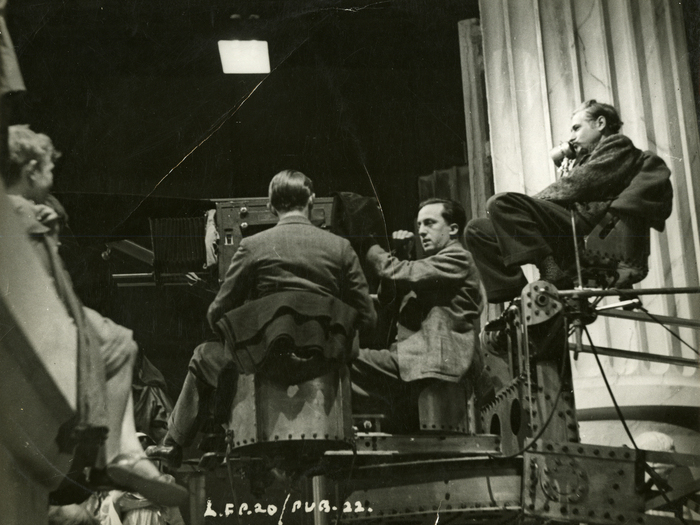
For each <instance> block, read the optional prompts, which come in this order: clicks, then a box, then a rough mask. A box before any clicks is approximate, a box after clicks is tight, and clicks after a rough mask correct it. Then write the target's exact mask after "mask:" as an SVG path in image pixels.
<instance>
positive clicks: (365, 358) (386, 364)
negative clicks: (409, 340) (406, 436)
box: [350, 345, 419, 433]
mask: <svg viewBox="0 0 700 525" xmlns="http://www.w3.org/2000/svg"><path fill="white" fill-rule="evenodd" d="M350 379H351V380H352V412H353V414H384V415H385V416H386V420H385V422H384V423H382V425H383V426H382V431H385V432H391V433H407V432H415V431H417V430H418V428H419V423H418V408H417V407H418V390H417V388H416V387H417V386H418V385H416V384H412V383H407V382H406V381H403V380H402V379H401V377H400V375H399V362H398V356H397V354H396V348H395V345H392V348H391V349H390V350H371V349H366V348H362V349H360V355H359V356H358V358H357V359H355V360H354V361H353V362H352V366H351V368H350ZM413 383H419V381H414V382H413Z"/></svg>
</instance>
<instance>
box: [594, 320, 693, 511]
mask: <svg viewBox="0 0 700 525" xmlns="http://www.w3.org/2000/svg"><path fill="white" fill-rule="evenodd" d="M583 330H584V331H585V332H586V337H587V338H588V342H589V343H590V345H591V351H592V352H593V355H594V356H595V360H596V362H597V363H598V368H599V369H600V374H601V375H602V377H603V381H604V382H605V387H606V388H607V389H608V394H610V399H611V400H612V402H613V405H614V406H615V411H616V412H617V417H618V418H619V419H620V422H621V423H622V426H623V427H624V429H625V432H626V433H627V437H629V439H630V441H631V442H632V445H633V446H634V449H635V451H636V452H640V448H639V447H638V446H637V443H636V442H635V441H634V438H633V437H632V433H631V432H630V429H629V427H628V426H627V421H626V420H625V416H624V415H623V414H622V410H621V409H620V405H618V404H617V399H615V394H613V391H612V388H611V387H610V383H609V382H608V378H607V376H606V375H605V371H604V370H603V364H602V363H601V362H600V358H599V357H598V350H597V349H596V347H595V345H594V344H593V339H592V338H591V334H590V333H589V332H588V328H586V327H584V329H583ZM644 469H645V470H646V471H647V473H648V474H649V475H650V476H651V478H652V479H654V480H655V483H656V486H657V487H658V488H659V491H660V492H661V496H662V497H663V498H664V499H665V500H666V502H667V503H669V504H671V503H672V502H671V500H670V499H669V498H668V496H667V495H666V492H667V491H666V490H665V489H664V488H663V487H661V486H660V484H659V483H658V482H657V478H658V474H657V473H656V471H654V469H652V468H651V466H650V465H649V464H648V463H646V461H645V462H644ZM678 519H679V520H680V522H681V523H683V524H684V525H687V522H686V521H685V519H683V517H682V516H678Z"/></svg>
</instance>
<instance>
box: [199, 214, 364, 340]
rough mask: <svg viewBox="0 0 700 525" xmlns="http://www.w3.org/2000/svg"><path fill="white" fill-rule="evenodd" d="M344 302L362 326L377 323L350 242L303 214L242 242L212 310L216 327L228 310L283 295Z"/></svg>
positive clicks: (213, 325) (281, 221) (209, 318)
mask: <svg viewBox="0 0 700 525" xmlns="http://www.w3.org/2000/svg"><path fill="white" fill-rule="evenodd" d="M289 291H301V292H311V293H316V294H319V295H323V296H331V297H335V298H337V299H340V300H341V301H342V302H344V303H345V304H347V305H348V306H350V307H352V308H354V309H355V310H357V313H358V316H357V328H360V327H364V326H371V325H373V324H374V322H375V321H376V313H375V311H374V306H373V305H372V301H371V299H370V297H369V293H368V287H367V281H366V279H365V276H364V274H363V273H362V269H361V268H360V263H359V261H358V259H357V255H356V254H355V251H354V250H353V249H352V247H351V246H350V243H349V242H348V241H347V240H346V239H343V238H341V237H338V236H337V235H334V234H332V233H329V232H327V231H324V230H322V229H320V228H317V227H316V226H314V225H312V224H311V222H309V220H308V219H306V218H304V217H300V216H291V217H285V218H283V219H282V220H280V221H279V223H277V224H276V225H275V226H274V227H272V228H270V229H269V230H265V231H263V232H260V233H258V234H256V235H253V236H251V237H247V238H245V239H243V240H242V241H241V244H240V245H239V247H238V251H236V253H235V254H234V256H233V259H232V260H231V265H230V267H229V269H228V271H227V273H226V278H225V279H224V282H223V284H222V285H221V289H220V290H219V293H218V294H217V296H216V298H215V299H214V302H212V304H211V305H210V306H209V312H208V313H207V318H208V320H209V324H211V325H212V327H215V326H216V322H217V321H218V320H219V319H221V317H222V315H223V314H224V313H225V312H228V311H230V310H233V309H234V308H237V307H239V306H241V305H242V304H243V303H244V302H246V301H248V300H253V299H259V298H262V297H266V296H268V295H271V294H274V293H278V292H289Z"/></svg>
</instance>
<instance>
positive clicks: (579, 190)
mask: <svg viewBox="0 0 700 525" xmlns="http://www.w3.org/2000/svg"><path fill="white" fill-rule="evenodd" d="M621 126H622V122H621V120H620V117H619V115H618V113H617V111H616V110H615V108H614V107H612V106H610V105H609V104H602V103H599V102H596V101H595V100H589V101H587V102H584V103H583V105H581V106H580V107H579V108H578V109H577V110H576V112H575V113H574V114H573V116H572V124H571V139H570V143H571V144H572V145H573V146H574V148H575V150H576V160H575V162H574V166H573V168H571V170H570V172H569V175H568V176H566V177H562V178H560V179H559V180H557V181H556V182H554V183H553V184H551V185H549V186H548V187H547V188H545V189H544V190H542V191H540V192H539V193H537V194H536V195H534V196H532V197H529V196H527V195H523V194H520V193H501V194H498V195H495V196H494V197H491V199H489V201H488V203H487V205H486V207H487V211H488V216H487V217H486V218H479V219H474V220H472V221H470V222H469V224H468V225H467V234H466V238H467V246H468V247H469V249H470V251H471V252H472V254H473V255H474V259H475V260H476V264H477V266H478V268H479V272H480V274H481V278H482V280H483V283H484V286H485V288H486V293H487V296H488V300H489V302H491V303H500V302H504V301H508V300H510V299H512V298H514V297H516V296H518V295H520V292H521V290H522V288H523V286H525V284H527V280H526V279H525V276H524V275H523V273H522V271H521V268H520V266H521V265H523V264H535V265H537V267H538V269H539V271H540V279H543V280H545V281H548V282H551V283H553V284H554V285H555V286H557V287H558V288H570V287H571V286H572V285H573V282H572V280H571V278H570V277H569V276H568V275H567V274H566V273H565V272H564V270H563V269H562V268H567V267H570V266H571V265H572V264H573V261H574V260H575V252H574V243H573V233H572V227H571V211H572V210H573V215H574V220H575V224H576V232H577V234H578V235H579V236H584V235H587V234H588V233H590V232H591V230H592V229H593V228H594V227H595V226H596V224H597V223H598V222H600V221H601V220H602V219H603V217H605V215H606V213H608V211H613V212H615V213H618V214H620V213H624V214H627V215H630V216H633V217H639V218H640V220H641V219H643V220H646V221H647V223H648V224H649V225H650V226H652V227H654V228H656V229H657V230H659V231H663V227H664V221H665V220H666V219H667V218H668V216H669V215H670V214H671V201H672V197H673V191H672V188H671V183H670V181H669V178H670V175H671V172H670V171H669V169H668V167H667V166H666V164H665V163H664V161H663V160H662V159H661V158H659V157H658V156H657V155H655V154H654V153H652V152H650V151H641V150H639V149H637V148H636V147H635V146H634V144H633V143H632V141H631V140H630V139H629V138H628V137H626V136H625V135H622V134H621V133H620V128H621Z"/></svg>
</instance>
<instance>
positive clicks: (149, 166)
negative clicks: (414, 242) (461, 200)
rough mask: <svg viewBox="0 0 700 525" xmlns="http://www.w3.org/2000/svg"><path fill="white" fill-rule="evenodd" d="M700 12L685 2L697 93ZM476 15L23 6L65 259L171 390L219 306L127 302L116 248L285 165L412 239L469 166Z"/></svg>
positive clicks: (402, 6) (146, 294) (379, 9)
mask: <svg viewBox="0 0 700 525" xmlns="http://www.w3.org/2000/svg"><path fill="white" fill-rule="evenodd" d="M699 5H700V4H699V3H698V2H697V1H695V0H690V1H686V2H684V9H685V15H686V25H687V34H688V43H689V48H690V55H689V62H690V67H691V73H692V77H693V79H694V82H695V88H696V93H697V92H698V89H699V88H698V78H699V75H698V71H700V33H699V30H698V28H700V7H699ZM477 6H478V2H477V0H388V1H379V2H370V1H365V2H360V1H357V0H356V1H348V0H341V1H334V0H295V1H291V0H244V1H236V0H226V1H224V0H199V1H191V0H169V1H156V0H153V1H144V0H122V1H107V0H66V1H63V2H45V1H44V0H24V1H20V0H10V2H9V5H8V9H7V20H8V24H9V29H10V33H11V35H12V38H13V40H14V44H15V48H16V51H17V54H18V58H19V61H20V66H21V68H22V72H23V75H24V78H25V83H26V86H27V92H26V93H24V94H22V95H20V96H17V97H15V99H16V100H15V112H14V116H13V119H14V122H17V123H20V122H21V123H29V124H31V126H32V128H33V129H35V130H37V131H41V132H45V133H47V134H48V135H50V136H51V137H52V138H53V140H54V142H55V144H56V146H57V147H58V149H60V150H61V151H62V152H63V153H64V155H63V158H62V159H61V160H60V161H59V162H58V165H57V168H56V170H55V178H56V187H55V189H56V191H57V193H58V194H59V196H60V198H61V200H62V201H63V202H64V204H65V205H66V207H67V209H68V212H69V214H70V215H71V227H72V230H73V232H74V234H75V240H76V242H77V245H75V246H73V247H71V245H70V244H68V246H67V248H68V249H67V250H66V257H67V259H68V261H69V265H70V269H71V271H72V274H73V276H74V280H75V283H76V287H77V288H78V290H79V293H80V295H81V297H82V298H83V299H84V301H85V302H86V303H87V304H88V305H91V306H93V307H95V308H97V309H98V310H100V311H102V312H104V313H106V314H107V315H109V316H110V317H112V318H114V319H115V320H116V321H118V322H121V323H123V324H124V325H126V326H129V327H130V328H132V329H133V330H134V331H135V335H136V338H137V340H138V341H139V343H140V344H141V346H142V347H143V348H144V350H145V351H146V353H147V355H148V356H149V358H151V359H152V360H153V361H154V362H155V363H156V364H157V365H158V366H159V367H160V368H161V370H163V372H164V373H165V374H166V377H167V378H168V380H169V382H170V385H171V393H172V394H174V395H176V394H177V391H178V389H179V385H180V382H181V381H182V378H183V377H184V373H185V367H186V363H187V360H188V358H189V356H190V354H191V351H192V348H193V347H194V345H196V344H197V343H199V342H201V341H202V340H203V339H204V338H206V337H209V336H210V335H211V334H209V333H208V332H207V328H206V326H205V324H204V323H203V318H204V313H205V311H206V306H207V302H206V300H202V299H199V298H197V297H195V296H193V295H191V294H189V293H186V292H185V291H183V290H182V289H172V288H171V289H153V288H151V289H145V288H138V289H136V288H135V289H126V290H125V289H116V288H115V287H114V286H112V285H111V284H110V281H109V272H110V271H113V270H114V266H113V265H114V264H115V263H114V261H110V262H107V261H105V260H103V259H102V257H101V254H102V252H103V250H104V241H106V240H111V239H116V238H120V237H123V236H130V237H132V238H137V239H139V238H140V239H141V242H144V243H147V239H146V238H145V237H140V236H147V232H148V223H147V219H148V217H154V216H179V215H187V214H190V213H193V212H194V210H197V209H199V204H198V203H197V202H196V201H195V200H193V199H206V198H229V197H254V196H264V195H265V193H266V187H267V183H268V181H269V179H270V177H271V176H272V175H274V174H275V173H276V172H277V171H279V170H280V169H283V168H296V169H300V170H301V171H303V172H305V173H307V174H308V175H309V176H311V177H312V178H313V179H314V181H315V183H316V189H317V194H318V195H319V196H327V195H329V194H330V193H331V192H333V191H339V190H344V191H354V192H357V193H361V194H364V195H373V194H375V192H376V195H377V197H378V198H379V201H380V203H381V204H382V208H383V210H384V213H385V220H386V222H387V228H388V229H389V230H390V231H391V230H393V229H396V228H406V227H410V225H411V221H412V218H413V215H414V212H415V206H416V204H417V200H418V196H417V186H416V177H418V176H420V175H423V174H427V173H430V172H432V171H433V170H435V169H441V168H446V167H450V166H453V165H461V164H464V163H465V153H466V152H465V150H464V142H465V140H466V133H465V125H464V107H463V101H462V85H461V72H460V64H459V47H458V38H457V22H458V21H459V20H464V19H468V18H477V17H478V7H477ZM232 15H238V16H234V17H232ZM221 38H257V39H264V40H267V41H268V43H269V46H270V58H271V65H272V68H273V72H272V73H271V74H270V75H268V76H264V75H254V76H244V75H224V74H222V73H221V68H220V62H219V57H218V51H217V45H216V41H217V40H218V39H221ZM121 264H122V267H121V268H120V269H122V270H127V271H128V270H133V271H139V270H141V269H142V268H140V267H139V266H138V265H136V264H134V265H133V268H130V267H129V262H128V261H126V262H125V261H122V262H121Z"/></svg>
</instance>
